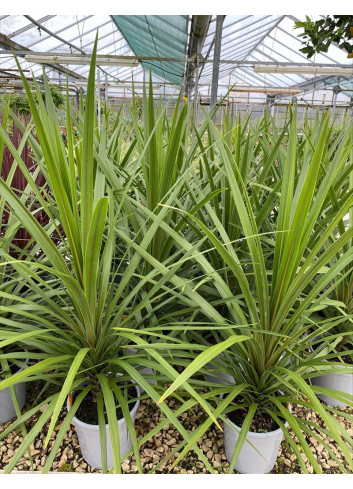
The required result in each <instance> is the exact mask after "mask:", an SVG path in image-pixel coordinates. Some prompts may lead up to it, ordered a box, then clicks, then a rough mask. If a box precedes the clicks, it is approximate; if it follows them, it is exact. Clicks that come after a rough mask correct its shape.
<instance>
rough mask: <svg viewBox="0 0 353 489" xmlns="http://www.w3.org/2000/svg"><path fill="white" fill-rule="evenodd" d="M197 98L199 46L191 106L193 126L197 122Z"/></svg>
mask: <svg viewBox="0 0 353 489" xmlns="http://www.w3.org/2000/svg"><path fill="white" fill-rule="evenodd" d="M198 97H199V46H198V47H197V54H196V73H195V89H194V105H193V119H194V124H196V122H197V116H198V114H197V109H198Z"/></svg>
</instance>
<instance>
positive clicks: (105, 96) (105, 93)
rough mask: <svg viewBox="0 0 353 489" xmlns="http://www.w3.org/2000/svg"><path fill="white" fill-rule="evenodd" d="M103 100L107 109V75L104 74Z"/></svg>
mask: <svg viewBox="0 0 353 489" xmlns="http://www.w3.org/2000/svg"><path fill="white" fill-rule="evenodd" d="M104 98H105V102H106V105H107V108H108V75H107V74H105V83H104Z"/></svg>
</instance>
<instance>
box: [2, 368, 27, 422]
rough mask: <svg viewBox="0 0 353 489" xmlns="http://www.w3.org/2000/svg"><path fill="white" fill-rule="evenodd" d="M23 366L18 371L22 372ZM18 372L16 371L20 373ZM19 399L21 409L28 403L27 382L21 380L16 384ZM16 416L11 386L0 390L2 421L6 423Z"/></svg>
mask: <svg viewBox="0 0 353 489" xmlns="http://www.w3.org/2000/svg"><path fill="white" fill-rule="evenodd" d="M22 370H23V369H22V368H21V369H20V370H18V372H21V371H22ZM18 372H16V373H18ZM15 391H16V396H17V401H18V404H19V406H20V409H22V408H23V406H24V405H25V403H26V382H19V383H18V384H16V385H15ZM15 416H16V410H15V406H14V404H13V402H12V397H11V391H10V388H9V387H7V388H6V389H2V390H0V423H6V422H7V421H10V419H12V418H14V417H15Z"/></svg>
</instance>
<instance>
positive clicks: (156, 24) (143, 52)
mask: <svg viewBox="0 0 353 489" xmlns="http://www.w3.org/2000/svg"><path fill="white" fill-rule="evenodd" d="M111 18H112V19H113V21H114V22H115V24H116V25H117V27H118V29H119V30H120V32H121V33H122V35H123V36H124V37H125V39H126V41H127V43H128V44H129V46H130V47H131V49H132V51H133V52H134V53H135V55H136V56H154V57H161V58H185V57H186V47H187V39H188V21H189V17H188V16H187V15H111ZM141 64H142V66H143V68H144V69H145V70H150V69H151V70H152V72H153V73H155V74H156V75H158V76H160V77H161V78H163V79H164V80H167V81H170V82H172V83H178V84H180V83H181V82H182V78H183V73H184V69H185V63H184V62H177V61H152V60H151V61H143V62H142V63H141Z"/></svg>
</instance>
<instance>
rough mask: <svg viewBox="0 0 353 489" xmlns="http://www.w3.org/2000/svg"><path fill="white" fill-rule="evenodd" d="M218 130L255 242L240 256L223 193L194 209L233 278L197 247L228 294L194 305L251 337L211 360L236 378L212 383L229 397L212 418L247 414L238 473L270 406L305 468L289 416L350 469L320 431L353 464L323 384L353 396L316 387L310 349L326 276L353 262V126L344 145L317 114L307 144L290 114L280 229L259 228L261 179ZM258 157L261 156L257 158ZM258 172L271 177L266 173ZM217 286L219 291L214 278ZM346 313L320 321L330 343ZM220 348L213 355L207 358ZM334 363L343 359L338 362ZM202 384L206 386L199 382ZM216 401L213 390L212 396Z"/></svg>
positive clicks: (274, 193) (220, 329)
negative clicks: (251, 180)
mask: <svg viewBox="0 0 353 489" xmlns="http://www.w3.org/2000/svg"><path fill="white" fill-rule="evenodd" d="M212 133H213V136H214V140H215V141H216V146H217V151H218V163H217V164H218V165H219V168H220V169H219V171H220V172H221V173H222V175H223V176H224V177H225V180H226V186H227V187H228V188H229V191H230V197H231V199H232V203H233V204H234V206H235V208H236V211H237V213H238V215H239V221H240V224H241V227H242V233H241V239H242V241H243V243H244V242H245V243H246V244H245V245H244V246H245V247H246V251H247V256H246V257H245V258H244V256H241V257H239V256H240V254H239V252H238V248H237V244H234V243H233V242H232V240H231V239H230V238H229V236H228V234H227V230H226V229H225V226H223V224H222V220H220V219H219V218H218V214H217V213H218V212H220V213H221V214H222V213H223V212H227V211H228V209H226V208H225V207H223V208H222V207H221V206H220V205H219V211H218V210H217V212H216V206H215V204H214V201H211V202H210V203H208V204H206V205H205V209H206V210H207V224H204V222H202V221H201V220H200V219H198V218H197V217H195V216H192V215H191V214H188V215H187V217H188V219H189V222H190V225H193V226H197V227H198V228H199V229H201V231H202V234H203V236H204V237H207V242H208V247H209V248H210V250H211V249H212V252H213V253H216V254H217V255H218V256H219V259H220V260H222V261H223V262H224V264H225V266H226V267H227V272H228V273H227V277H228V279H227V280H225V279H224V274H223V272H222V271H221V272H219V271H218V270H217V269H214V268H213V266H212V264H211V263H210V262H209V261H207V260H206V259H205V257H204V256H203V255H201V254H200V253H198V252H196V251H194V252H193V253H192V252H190V257H191V259H193V260H194V261H196V262H197V263H198V265H199V267H200V269H201V270H202V271H204V272H205V274H207V276H208V278H211V283H212V284H213V286H214V291H213V295H218V300H211V301H210V302H209V303H208V304H207V308H206V307H205V305H204V303H202V302H201V301H200V302H195V309H197V308H198V311H199V312H200V313H202V315H203V317H206V318H207V319H208V321H211V322H212V323H213V326H212V325H211V326H210V327H209V329H210V331H211V332H212V331H213V334H214V338H215V339H216V342H217V341H220V340H221V339H222V340H223V341H224V340H225V339H227V338H230V337H231V333H232V334H234V331H236V332H238V333H242V334H244V335H247V336H248V337H249V338H250V339H249V341H245V342H242V343H239V344H234V345H232V346H230V347H229V349H228V350H227V351H226V352H224V353H223V354H222V355H220V356H219V357H218V358H215V360H214V361H213V363H214V366H216V368H215V369H212V375H213V376H220V374H221V373H223V374H224V373H228V374H229V375H230V376H232V377H233V378H234V384H232V383H231V382H230V383H229V384H228V385H223V386H222V387H220V386H219V385H218V384H214V386H213V387H212V384H210V383H209V382H208V383H207V386H210V385H211V392H213V395H214V399H215V400H216V399H217V397H218V395H219V394H220V393H223V394H224V397H223V400H222V401H221V402H220V401H218V404H217V408H215V410H214V415H215V416H221V417H222V419H223V420H224V422H225V423H227V424H229V426H232V427H233V429H235V428H234V425H231V424H230V422H229V420H228V419H227V416H226V415H227V413H229V412H231V411H233V410H234V409H236V408H239V407H242V408H245V409H246V411H247V415H246V417H245V419H244V423H243V425H242V427H241V429H240V435H239V438H238V441H237V443H236V446H235V449H234V453H233V457H232V460H231V462H230V467H229V472H231V471H232V470H233V468H234V465H235V463H236V460H237V457H238V455H239V452H240V450H241V447H242V445H243V444H244V443H248V442H247V441H245V439H246V434H247V432H248V431H249V430H250V426H251V424H252V422H253V419H254V416H255V414H256V413H260V414H261V413H268V414H269V415H270V416H271V417H272V418H273V419H274V420H275V422H276V423H277V424H278V426H279V427H281V428H282V430H283V432H284V435H285V437H286V439H287V441H288V443H289V444H290V446H291V448H292V449H293V452H294V453H295V454H296V455H297V458H298V461H299V463H300V465H301V467H302V470H303V471H304V472H307V468H306V465H305V463H304V462H303V460H302V457H301V453H300V451H299V449H298V447H297V445H296V444H295V443H294V440H293V439H292V438H291V436H290V434H289V432H288V426H287V424H286V423H288V425H289V426H290V427H291V428H292V429H293V431H294V433H295V435H296V436H297V438H298V440H299V443H300V445H301V447H302V449H303V451H304V453H305V455H306V456H307V458H308V460H309V462H310V463H311V464H312V466H313V468H314V470H315V472H316V473H320V472H321V468H320V466H319V465H318V463H317V460H316V459H315V457H314V456H313V454H312V452H311V450H310V447H309V445H308V443H307V441H306V436H308V437H311V436H312V437H313V438H315V439H317V440H318V441H319V442H320V443H322V444H323V445H324V447H325V449H326V450H327V452H328V453H329V455H330V457H332V459H333V460H335V461H336V462H337V463H338V464H339V466H340V468H341V469H342V471H343V472H346V468H345V467H344V465H343V463H342V461H341V460H339V458H338V457H337V456H336V455H335V453H333V451H332V450H331V448H330V447H329V446H328V444H327V442H326V441H325V440H323V439H321V437H320V436H318V434H317V431H319V432H322V433H326V434H327V433H328V434H329V436H330V437H332V438H333V439H334V440H335V442H336V443H337V444H338V446H339V447H340V450H341V451H342V453H343V456H344V458H345V463H346V464H347V465H348V466H349V468H350V470H352V468H353V462H352V446H353V440H352V437H351V436H349V435H348V433H347V432H346V431H345V429H344V428H343V427H342V426H341V425H340V424H339V423H338V421H337V420H336V419H335V418H334V417H333V416H332V415H331V413H337V412H338V411H337V410H335V409H334V408H331V407H329V406H326V405H324V404H321V403H320V401H319V400H318V399H317V397H316V396H315V393H325V394H327V395H329V396H331V397H334V398H337V399H339V400H342V401H344V402H346V403H347V404H348V405H350V406H353V399H352V396H349V395H348V394H345V393H341V392H337V391H335V390H330V389H324V388H321V387H319V386H314V385H313V386H311V385H310V379H311V378H313V377H315V376H317V375H320V374H321V373H322V372H321V371H320V369H321V368H323V367H325V364H326V357H325V355H320V356H316V355H315V352H313V353H310V352H311V349H310V342H311V341H312V340H313V338H314V337H315V336H316V335H317V332H311V329H310V328H311V326H312V321H311V315H312V313H313V312H314V311H315V310H316V309H317V307H319V306H320V307H321V306H322V305H325V300H326V296H327V293H326V292H324V291H325V288H326V287H327V285H328V284H330V282H331V281H332V280H333V279H334V278H335V277H341V276H342V274H344V273H345V270H347V269H351V266H352V256H353V248H352V247H351V246H349V243H350V242H351V240H352V237H353V228H352V227H351V226H348V227H347V228H344V229H342V228H341V227H340V223H341V222H342V219H343V217H344V216H345V215H346V214H347V212H348V211H349V209H350V208H351V207H352V205H353V192H352V189H351V188H347V184H346V181H347V178H349V175H350V174H351V172H352V170H353V166H352V160H351V159H350V155H351V151H352V137H351V130H350V129H346V130H342V131H341V132H340V134H339V137H338V138H337V139H336V140H335V141H334V145H333V146H334V147H332V146H331V147H330V137H331V127H330V124H329V115H327V116H324V117H323V118H322V119H321V120H320V121H317V122H316V124H315V125H314V127H313V128H312V131H311V133H310V135H305V138H304V139H305V142H304V143H300V144H301V146H300V149H301V150H300V153H299V151H298V141H297V128H296V113H295V112H294V114H292V117H291V121H290V126H289V131H288V137H287V140H286V146H285V149H284V148H283V147H282V148H280V149H279V150H278V153H277V158H276V159H277V161H278V171H279V173H278V180H274V182H273V187H272V188H271V187H269V188H267V189H266V192H267V195H268V199H272V198H273V202H274V203H273V207H272V208H270V209H269V213H270V215H269V216H266V218H268V219H272V218H273V213H274V210H275V211H276V214H277V216H276V220H275V224H276V225H275V229H274V230H273V233H272V234H271V235H270V236H268V235H267V234H266V235H265V234H264V233H261V231H260V226H259V223H258V221H257V219H256V218H257V209H256V207H255V206H254V202H255V201H254V196H253V195H252V192H253V187H252V186H248V185H247V182H246V181H244V179H243V177H242V176H241V175H240V168H239V166H238V165H237V164H235V165H234V160H233V155H232V153H231V151H230V148H229V146H228V145H227V144H226V143H225V141H224V138H222V137H220V134H219V132H218V131H217V129H216V128H215V127H213V129H212ZM248 157H249V158H251V155H249V156H248ZM265 168H266V166H265V165H264V166H263V167H262V169H261V168H259V170H260V172H261V171H265ZM258 178H259V179H261V173H259V176H258ZM277 182H279V185H278V183H277ZM220 195H221V194H220ZM334 197H335V205H334V211H333V209H331V212H330V213H328V206H329V205H330V204H331V202H332V199H333V198H334ZM181 212H182V213H183V214H184V215H185V213H184V212H183V211H181ZM205 219H206V218H205ZM337 229H340V230H341V232H340V233H339V235H337V236H336V239H334V240H332V234H333V233H335V232H336V231H337ZM170 232H172V231H170ZM175 239H176V240H177V242H178V245H179V246H181V247H184V249H185V250H186V251H188V252H189V251H190V250H191V249H192V247H193V244H192V243H188V242H186V241H185V240H184V239H183V237H182V236H180V237H179V238H175ZM230 276H234V280H235V281H236V282H238V286H239V290H240V292H238V294H237V295H234V293H233V292H232V290H231V289H230V288H229V282H228V280H229V277H230ZM194 283H195V288H196V287H198V285H197V282H196V280H195V277H194ZM207 287H208V288H210V281H208V282H207ZM205 290H207V289H206V287H205V288H204V290H203V284H202V282H200V286H199V287H198V293H199V295H200V296H201V297H203V298H205V297H206V294H205ZM195 301H196V298H195ZM221 303H223V304H225V306H226V307H223V309H222V314H221V313H220V312H219V311H220V309H219V304H221ZM200 317H202V316H200V315H199V318H200ZM340 321H342V318H339V319H335V320H329V319H328V320H326V321H321V324H320V329H321V331H326V332H328V333H329V338H330V340H331V342H334V340H335V338H338V337H339V334H334V333H332V331H331V329H332V327H333V326H335V325H337V323H339V322H340ZM225 325H228V327H226V326H225ZM244 325H245V326H244ZM188 328H189V331H190V334H189V337H190V338H193V339H194V340H195V341H197V340H199V341H200V342H201V341H202V339H201V338H200V335H199V334H198V333H197V329H198V323H195V326H193V325H192V324H189V325H188ZM225 341H226V340H225ZM204 343H205V342H204ZM213 348H214V347H213V346H212V347H210V349H209V351H210V352H213V351H214V350H213ZM206 354H207V350H206V351H203V352H202V353H201V354H200V355H199V356H196V358H195V359H194V360H193V361H192V362H191V364H189V365H188V366H186V368H185V370H184V372H183V373H182V375H181V377H182V379H180V378H179V379H178V381H175V382H174V384H173V385H171V386H170V387H169V388H168V390H167V391H166V392H165V393H164V395H163V396H162V397H161V400H160V401H162V400H163V399H165V398H166V397H167V396H168V395H169V394H171V393H173V391H174V389H175V388H176V387H177V386H178V383H179V382H180V381H181V380H182V381H185V380H189V381H190V382H191V380H190V377H191V376H192V375H194V374H195V373H198V374H200V373H202V372H204V373H210V370H209V369H205V368H203V367H204V365H205V364H206V362H205V361H204V360H205V355H206ZM212 356H213V355H208V356H207V361H210V358H211V357H212ZM213 357H215V355H214V356H213ZM175 361H176V360H175ZM180 363H181V364H182V361H180ZM326 365H327V364H326ZM331 365H332V372H335V371H337V372H338V371H339V372H340V373H344V372H352V367H351V366H349V365H347V364H344V363H343V364H342V363H341V362H339V361H336V362H333V363H332V364H331ZM336 365H337V366H338V365H339V367H340V368H339V369H338V368H335V366H336ZM220 378H221V376H220ZM199 385H200V386H202V385H205V384H204V383H202V382H199ZM207 398H208V399H210V393H208V394H207ZM233 400H234V401H233ZM288 403H295V404H298V405H301V406H304V407H308V408H311V409H313V410H314V411H316V412H317V413H318V415H319V416H320V417H321V418H322V419H323V421H324V423H325V425H326V428H325V429H324V428H321V427H320V426H319V425H318V424H316V423H315V422H313V421H311V420H305V419H302V418H297V417H295V416H294V415H293V414H292V413H291V411H290V410H289V409H288V408H287V404H288ZM226 404H227V405H226ZM340 415H342V416H344V417H345V418H347V419H349V420H351V421H352V420H353V417H352V416H351V415H349V414H348V413H345V412H340ZM211 423H212V420H211V419H209V420H206V421H205V422H204V423H203V425H201V426H200V427H199V428H198V429H197V430H196V431H195V432H194V436H193V439H192V440H190V443H189V444H187V445H186V446H185V448H184V449H183V451H182V452H181V453H180V455H179V457H178V458H177V459H176V461H175V464H176V463H178V461H179V460H180V459H181V458H182V457H184V456H185V453H186V452H187V451H188V450H189V449H190V447H191V445H192V443H193V441H194V440H195V439H199V438H200V436H202V434H203V433H204V432H205V431H206V429H207V428H208V427H209V426H210V424H211ZM316 430H317V431H316Z"/></svg>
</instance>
